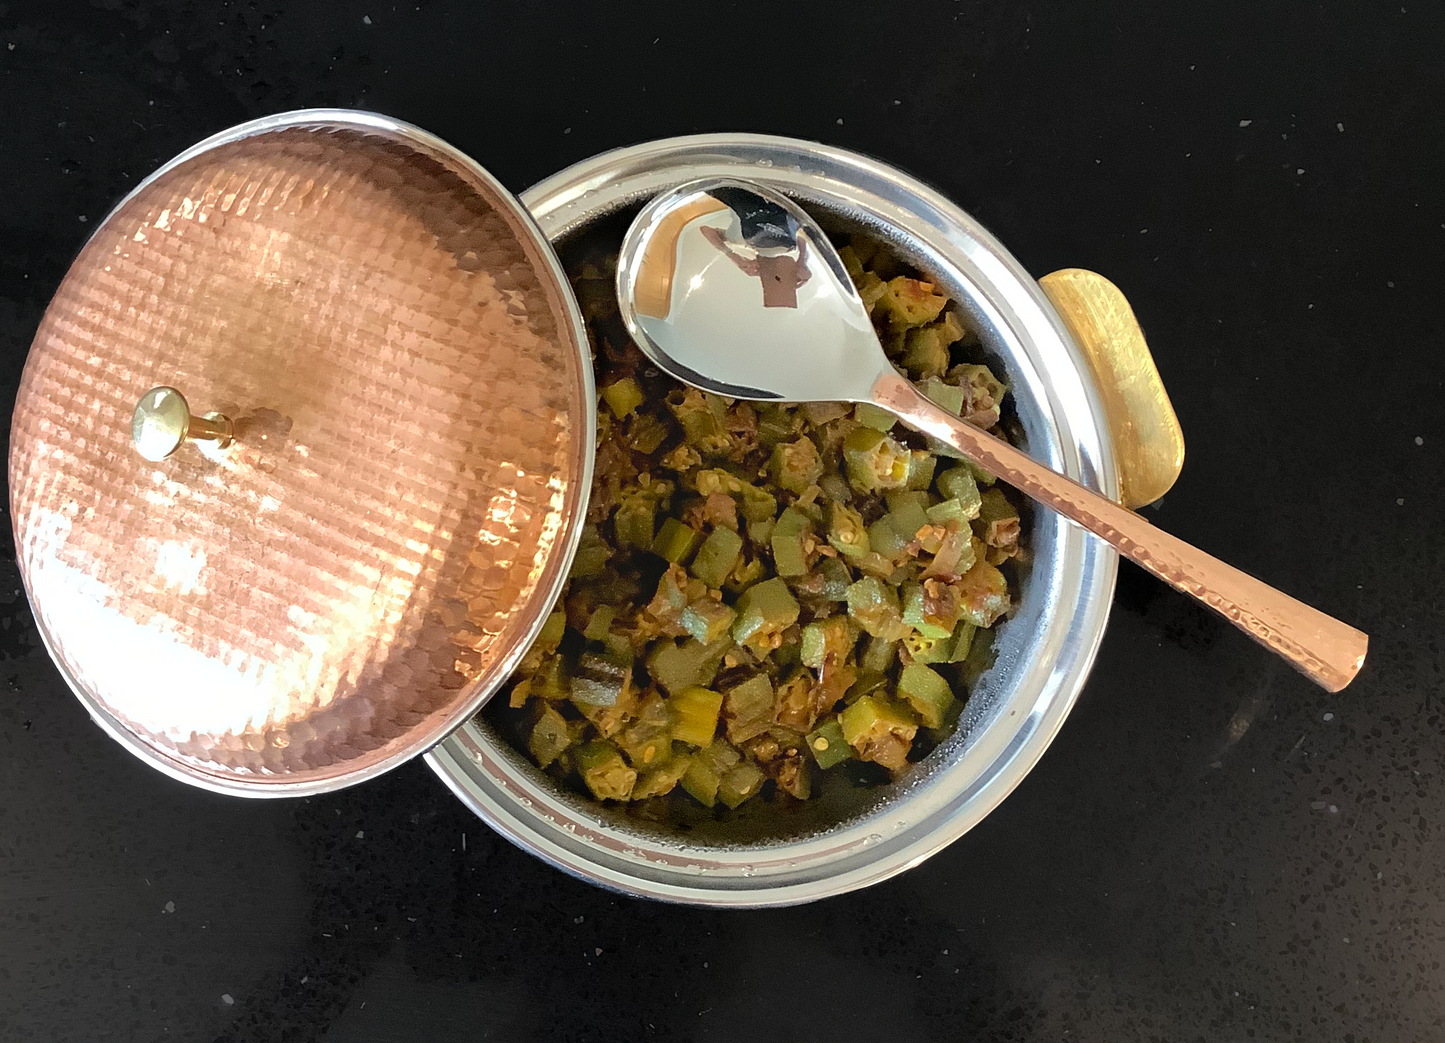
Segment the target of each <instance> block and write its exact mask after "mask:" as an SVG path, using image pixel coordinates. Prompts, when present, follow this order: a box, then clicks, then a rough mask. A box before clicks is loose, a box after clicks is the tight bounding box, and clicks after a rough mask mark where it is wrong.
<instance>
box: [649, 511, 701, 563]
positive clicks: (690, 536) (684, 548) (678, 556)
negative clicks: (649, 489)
mask: <svg viewBox="0 0 1445 1043" xmlns="http://www.w3.org/2000/svg"><path fill="white" fill-rule="evenodd" d="M701 542H702V533H700V532H698V531H697V530H696V529H694V528H693V527H692V526H690V525H684V524H683V523H682V522H680V521H678V520H677V519H676V518H667V519H664V521H663V523H662V528H661V529H659V530H658V531H657V538H656V539H654V540H653V541H652V553H654V554H656V555H658V556H659V557H662V558H666V559H667V560H668V561H670V562H672V563H673V564H674V565H685V564H687V562H688V559H690V558H691V557H692V555H693V552H694V551H695V550H697V545H698V544H699V543H701Z"/></svg>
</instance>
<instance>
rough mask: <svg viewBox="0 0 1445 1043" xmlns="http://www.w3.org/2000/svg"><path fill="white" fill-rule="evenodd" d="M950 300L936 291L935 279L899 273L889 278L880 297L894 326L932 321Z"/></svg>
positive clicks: (879, 306) (879, 303) (881, 303)
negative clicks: (916, 277)
mask: <svg viewBox="0 0 1445 1043" xmlns="http://www.w3.org/2000/svg"><path fill="white" fill-rule="evenodd" d="M947 304H948V298H947V297H946V296H944V295H943V294H941V293H935V292H934V288H933V283H931V282H925V281H924V280H922V279H910V278H909V277H908V276H906V275H899V276H896V277H894V278H892V279H889V280H888V286H887V289H886V290H885V291H884V293H883V295H882V296H881V297H880V298H879V299H878V308H879V310H881V311H882V312H883V313H884V314H885V315H887V316H888V318H889V321H891V322H892V323H893V324H894V325H895V326H921V325H923V324H924V323H925V322H932V321H933V320H934V319H936V318H938V316H939V313H941V312H942V311H943V309H944V306H945V305H947Z"/></svg>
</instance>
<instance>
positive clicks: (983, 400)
mask: <svg viewBox="0 0 1445 1043" xmlns="http://www.w3.org/2000/svg"><path fill="white" fill-rule="evenodd" d="M948 379H949V380H950V381H952V382H953V383H955V384H958V385H959V386H960V387H961V388H963V390H964V409H963V418H964V419H965V420H967V421H968V422H969V423H970V424H973V425H975V426H976V427H984V428H988V427H993V426H994V425H995V424H997V423H998V422H999V417H1000V407H1001V406H1002V405H1003V397H1004V394H1005V393H1006V392H1007V391H1008V388H1007V386H1006V385H1004V384H1003V383H1002V382H1001V381H1000V380H999V379H998V378H997V377H995V376H994V375H993V371H992V370H990V369H989V368H988V367H987V366H978V365H971V364H967V363H965V364H963V365H958V366H954V367H953V368H952V369H951V370H949V371H948Z"/></svg>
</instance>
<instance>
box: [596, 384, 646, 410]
mask: <svg viewBox="0 0 1445 1043" xmlns="http://www.w3.org/2000/svg"><path fill="white" fill-rule="evenodd" d="M602 400H603V401H604V402H606V403H607V408H608V409H610V410H612V415H613V416H615V417H617V418H619V419H621V418H622V417H625V416H626V415H627V414H628V413H631V412H632V411H633V410H634V409H636V408H637V407H638V406H640V405H642V403H643V401H644V400H645V399H644V396H643V394H642V388H640V387H638V386H637V381H635V380H633V379H632V378H631V377H623V378H622V379H621V380H618V381H615V382H613V383H611V384H608V385H607V386H606V387H605V388H603V389H602Z"/></svg>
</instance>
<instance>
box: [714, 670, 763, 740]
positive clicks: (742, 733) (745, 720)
mask: <svg viewBox="0 0 1445 1043" xmlns="http://www.w3.org/2000/svg"><path fill="white" fill-rule="evenodd" d="M723 708H724V719H725V720H726V722H727V735H728V741H729V742H733V743H739V744H741V743H745V742H747V741H748V740H749V739H756V738H757V737H758V736H759V735H762V734H763V732H765V731H767V730H768V727H769V726H770V725H771V724H772V723H773V683H772V682H771V681H769V680H768V675H767V674H754V675H753V676H752V677H749V678H748V679H747V680H746V681H744V682H743V683H742V684H739V685H735V686H733V687H732V688H729V689H728V690H727V693H726V697H725V698H724V700H723Z"/></svg>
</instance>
